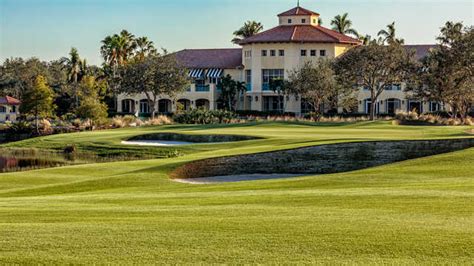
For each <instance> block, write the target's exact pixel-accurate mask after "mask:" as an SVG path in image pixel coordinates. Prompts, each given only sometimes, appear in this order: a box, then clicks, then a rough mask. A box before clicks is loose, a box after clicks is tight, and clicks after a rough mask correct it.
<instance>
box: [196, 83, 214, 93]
mask: <svg viewBox="0 0 474 266" xmlns="http://www.w3.org/2000/svg"><path fill="white" fill-rule="evenodd" d="M210 88H211V87H210V86H209V85H196V92H209V91H210V90H211V89H210Z"/></svg>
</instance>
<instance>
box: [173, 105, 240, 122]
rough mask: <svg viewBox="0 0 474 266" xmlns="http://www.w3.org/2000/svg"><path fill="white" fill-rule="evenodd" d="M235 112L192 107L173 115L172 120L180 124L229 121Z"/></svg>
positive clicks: (234, 115)
mask: <svg viewBox="0 0 474 266" xmlns="http://www.w3.org/2000/svg"><path fill="white" fill-rule="evenodd" d="M236 117H237V116H236V114H235V113H233V112H230V111H224V110H212V111H209V110H204V109H192V110H189V111H186V112H184V113H181V114H177V115H175V116H174V120H175V121H176V122H177V123H181V124H222V123H230V122H232V120H233V119H234V118H236Z"/></svg>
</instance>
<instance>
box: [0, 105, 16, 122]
mask: <svg viewBox="0 0 474 266" xmlns="http://www.w3.org/2000/svg"><path fill="white" fill-rule="evenodd" d="M0 106H3V107H5V108H6V112H0V123H5V122H7V121H11V122H16V121H17V119H18V117H19V116H20V111H19V106H16V111H15V112H13V107H12V106H11V105H0ZM7 118H8V119H7Z"/></svg>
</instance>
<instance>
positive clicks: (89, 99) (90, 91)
mask: <svg viewBox="0 0 474 266" xmlns="http://www.w3.org/2000/svg"><path fill="white" fill-rule="evenodd" d="M106 91H107V84H106V82H105V81H104V80H97V79H96V78H95V77H94V76H85V77H84V78H83V79H82V80H81V83H80V85H79V91H78V95H79V100H80V104H79V106H78V107H77V108H76V109H75V111H76V115H77V116H78V117H80V118H83V119H87V120H89V122H90V125H91V130H92V129H93V128H94V126H95V125H97V124H100V123H102V122H104V121H105V120H106V119H107V116H108V114H107V109H108V108H107V105H106V104H105V103H104V102H103V100H104V96H105V94H106Z"/></svg>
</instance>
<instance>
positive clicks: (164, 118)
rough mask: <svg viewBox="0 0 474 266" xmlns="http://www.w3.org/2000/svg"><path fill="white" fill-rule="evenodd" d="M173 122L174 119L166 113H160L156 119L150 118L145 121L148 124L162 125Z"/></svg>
mask: <svg viewBox="0 0 474 266" xmlns="http://www.w3.org/2000/svg"><path fill="white" fill-rule="evenodd" d="M170 124H173V120H172V119H171V118H170V117H168V116H166V115H159V116H157V117H155V118H154V119H148V120H147V121H146V122H145V125H147V126H160V125H170Z"/></svg>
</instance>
